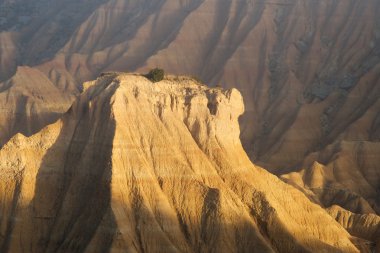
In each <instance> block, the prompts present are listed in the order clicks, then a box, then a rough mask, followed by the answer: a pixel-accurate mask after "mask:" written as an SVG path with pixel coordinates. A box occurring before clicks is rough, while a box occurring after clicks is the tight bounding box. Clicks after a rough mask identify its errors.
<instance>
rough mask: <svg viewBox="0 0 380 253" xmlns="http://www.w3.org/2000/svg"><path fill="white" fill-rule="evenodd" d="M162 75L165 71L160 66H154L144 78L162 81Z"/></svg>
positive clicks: (155, 81)
mask: <svg viewBox="0 0 380 253" xmlns="http://www.w3.org/2000/svg"><path fill="white" fill-rule="evenodd" d="M164 76H165V71H164V70H163V69H160V68H154V69H152V70H151V71H149V73H148V74H146V75H145V77H146V78H148V79H149V80H151V81H152V82H154V83H157V82H159V81H162V80H163V79H164Z"/></svg>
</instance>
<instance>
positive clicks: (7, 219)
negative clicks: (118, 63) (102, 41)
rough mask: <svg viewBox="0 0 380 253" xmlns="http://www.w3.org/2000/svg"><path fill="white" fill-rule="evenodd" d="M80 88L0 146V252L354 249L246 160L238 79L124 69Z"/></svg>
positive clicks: (328, 222)
mask: <svg viewBox="0 0 380 253" xmlns="http://www.w3.org/2000/svg"><path fill="white" fill-rule="evenodd" d="M84 88H85V91H84V93H83V94H82V95H81V96H80V97H79V98H78V99H77V100H76V102H75V103H74V104H73V105H72V106H71V108H70V110H69V111H68V112H67V113H66V114H65V115H64V116H63V118H62V119H60V120H59V121H57V122H56V123H54V124H51V125H49V126H47V127H45V128H44V129H42V130H41V131H40V132H38V133H37V134H35V135H33V136H31V137H25V136H23V135H21V134H18V135H16V136H14V137H13V138H12V139H11V140H10V141H9V142H8V143H7V144H6V145H4V147H3V148H2V149H1V150H0V170H1V172H2V173H1V174H0V177H1V180H0V200H1V202H0V207H1V209H0V211H1V214H2V215H1V216H0V217H1V220H0V234H1V236H0V247H1V252H20V253H22V252H28V253H29V252H38V253H42V252H107V251H108V250H109V251H110V252H120V251H121V250H123V251H125V250H127V251H130V252H358V250H357V249H356V248H355V246H354V245H353V243H352V242H351V241H350V235H349V234H348V233H347V232H346V231H345V230H344V229H343V227H341V226H340V225H339V224H338V223H337V222H335V221H334V219H333V218H332V217H330V216H329V215H328V214H327V213H326V212H325V211H324V210H323V209H322V208H321V207H319V206H318V205H316V204H313V203H312V202H310V201H309V200H308V199H307V198H306V197H305V196H304V195H303V194H302V193H301V192H300V191H298V190H296V189H295V188H293V187H291V186H289V185H287V184H285V183H283V182H282V181H280V180H279V179H278V178H277V177H275V176H273V175H271V174H270V173H268V172H267V171H265V170H264V169H261V168H259V167H256V166H254V165H253V164H252V163H251V162H250V160H249V158H248V156H247V155H246V153H245V152H244V150H243V147H242V145H241V143H240V140H239V134H240V133H239V125H238V117H239V115H241V114H242V113H243V100H242V97H241V95H240V93H239V92H238V91H237V90H236V89H229V90H222V89H219V88H215V89H210V88H207V87H206V86H203V85H200V84H198V83H196V82H194V81H193V80H192V79H189V78H185V77H170V78H169V79H168V80H164V81H162V82H160V83H157V84H152V83H151V82H150V81H148V80H147V79H146V78H144V77H141V76H136V75H126V74H122V75H116V74H107V75H104V76H103V77H100V78H99V79H97V80H96V81H92V82H88V83H86V84H85V85H84Z"/></svg>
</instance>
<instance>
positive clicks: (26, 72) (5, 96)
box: [0, 67, 71, 147]
mask: <svg viewBox="0 0 380 253" xmlns="http://www.w3.org/2000/svg"><path fill="white" fill-rule="evenodd" d="M70 100H71V98H70V96H67V95H65V94H63V93H62V92H61V91H60V90H59V89H58V88H57V87H56V86H55V85H54V84H53V83H52V82H51V81H50V80H49V79H48V78H47V77H46V76H45V75H44V74H43V73H41V72H40V71H38V70H36V69H33V68H29V67H18V70H17V73H16V74H15V75H14V76H13V77H12V78H11V79H9V80H8V81H5V82H0V111H1V113H0V147H1V146H2V145H3V144H4V143H5V142H6V141H8V140H9V138H10V137H11V136H13V135H15V134H16V133H19V132H21V133H23V134H25V135H31V134H33V133H35V132H36V131H38V130H40V129H41V128H42V127H44V126H46V125H47V124H49V123H52V122H53V121H55V120H57V119H58V118H59V117H60V115H61V114H62V113H64V112H65V111H66V110H67V109H68V107H69V106H70V104H69V103H70Z"/></svg>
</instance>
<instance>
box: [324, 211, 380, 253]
mask: <svg viewBox="0 0 380 253" xmlns="http://www.w3.org/2000/svg"><path fill="white" fill-rule="evenodd" d="M327 211H328V212H329V214H330V215H331V216H333V217H334V218H335V219H336V220H337V221H338V222H339V223H340V224H341V225H342V226H343V227H344V228H346V229H347V231H349V232H350V234H352V235H354V236H357V237H360V238H364V239H366V240H368V242H367V243H366V245H367V246H369V248H372V252H379V250H380V217H379V216H377V215H374V214H355V213H352V212H350V211H347V210H344V209H343V208H341V207H339V206H332V207H330V208H329V209H327ZM371 242H374V243H371ZM367 248H368V247H367Z"/></svg>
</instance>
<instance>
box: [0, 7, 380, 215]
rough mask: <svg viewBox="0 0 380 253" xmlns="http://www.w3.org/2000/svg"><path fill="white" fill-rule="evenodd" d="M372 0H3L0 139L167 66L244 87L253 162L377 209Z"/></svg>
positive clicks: (328, 201)
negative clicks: (110, 85) (92, 86)
mask: <svg viewBox="0 0 380 253" xmlns="http://www.w3.org/2000/svg"><path fill="white" fill-rule="evenodd" d="M379 8H380V2H379V1H377V0H361V1H349V0H336V1H331V0H320V1H314V0H277V1H267V0H263V1H261V0H260V1H259V0H233V1H227V0H188V1H175V0H150V1H148V0H146V1H126V0H99V1H91V2H88V1H71V0H65V1H59V0H49V1H48V0H35V1H32V2H31V1H26V0H13V1H8V0H2V1H1V0H0V81H1V83H0V108H1V109H2V110H3V111H5V112H6V113H4V114H1V116H0V129H1V131H0V146H1V145H2V144H4V143H5V142H6V141H7V140H9V139H10V138H11V137H12V136H13V135H14V134H15V133H17V132H21V133H23V134H25V135H28V136H29V135H31V134H33V133H36V132H38V131H39V130H40V129H41V128H42V127H43V126H45V125H46V124H48V123H50V122H53V121H54V120H56V119H57V118H58V117H59V116H60V115H61V114H62V113H63V112H65V111H66V110H67V109H68V108H69V107H70V105H71V104H72V101H73V99H74V96H75V95H78V94H79V93H80V90H82V85H81V84H82V82H83V81H87V80H91V79H94V78H95V77H96V76H98V75H99V74H100V73H101V72H104V71H109V70H112V71H114V70H119V71H139V72H145V71H147V70H148V69H150V68H152V67H156V66H159V67H162V68H164V69H165V70H166V71H167V72H171V73H186V74H192V75H195V76H198V77H199V78H200V79H201V80H203V81H205V82H207V83H209V84H211V85H216V84H221V85H222V86H224V87H226V88H231V87H236V88H238V89H239V90H240V91H241V93H242V96H243V97H244V105H245V113H244V114H243V115H242V117H241V118H240V125H241V130H242V132H241V140H242V143H243V146H244V148H245V150H246V152H247V153H248V156H249V157H250V159H251V160H252V161H253V162H254V163H255V164H258V165H260V166H263V167H264V168H265V169H267V170H269V171H271V172H273V173H275V174H277V175H279V176H281V178H282V179H283V180H284V181H286V182H288V183H290V184H292V185H294V186H296V187H298V189H300V190H301V191H303V192H304V193H305V194H306V195H307V196H308V197H309V199H311V200H312V201H313V202H315V203H318V204H319V205H321V206H322V207H326V208H328V207H330V206H331V205H339V206H340V207H342V208H344V209H345V210H346V211H350V212H352V213H356V214H362V215H364V214H365V215H367V214H369V213H372V214H374V215H376V214H377V215H379V212H380V210H379V209H380V208H379V207H380V199H379V195H380V194H379V189H380V179H379V170H380V168H379V164H380V163H379V155H378V154H379V150H380V146H379V139H380V101H379V97H380V96H379V95H380V90H379V89H380V85H379V81H378V79H379V73H380V69H379V62H380V56H379V54H380V51H379V50H380V42H379V38H380V30H379V25H380V22H379V19H378V13H380V9H379Z"/></svg>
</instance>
